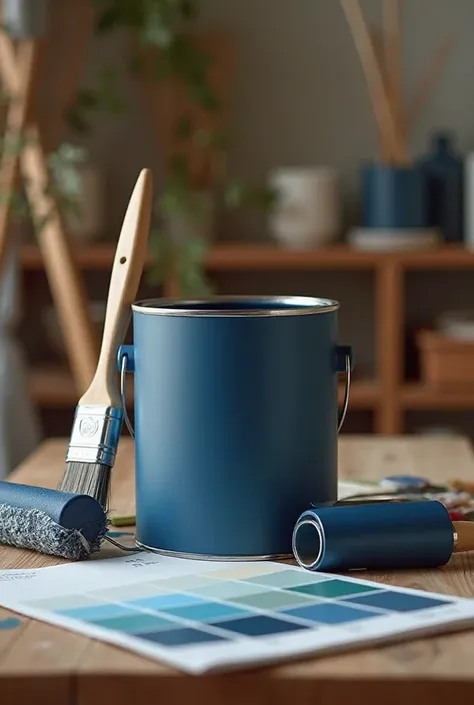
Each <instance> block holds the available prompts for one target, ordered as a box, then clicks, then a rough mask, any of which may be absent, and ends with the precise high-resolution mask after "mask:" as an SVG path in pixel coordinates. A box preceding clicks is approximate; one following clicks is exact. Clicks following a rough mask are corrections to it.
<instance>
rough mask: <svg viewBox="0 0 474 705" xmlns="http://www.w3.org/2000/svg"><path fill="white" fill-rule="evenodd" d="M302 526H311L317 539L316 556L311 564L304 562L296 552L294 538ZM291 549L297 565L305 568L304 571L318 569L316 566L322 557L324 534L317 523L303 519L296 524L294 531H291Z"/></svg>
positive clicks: (296, 547) (313, 520)
mask: <svg viewBox="0 0 474 705" xmlns="http://www.w3.org/2000/svg"><path fill="white" fill-rule="evenodd" d="M302 526H311V528H312V529H315V531H316V533H317V534H318V537H319V551H318V555H317V556H316V558H315V559H314V561H311V563H308V562H306V561H304V560H303V559H302V558H301V556H300V554H299V552H298V546H297V542H296V537H297V535H298V531H299V530H300V529H301V527H302ZM292 547H293V555H294V557H295V559H296V562H297V563H298V565H299V566H300V567H301V568H306V570H314V569H315V568H317V567H318V565H319V563H320V561H321V558H322V555H323V547H324V534H323V532H322V531H321V527H320V525H319V524H318V522H317V521H316V520H315V519H303V521H300V522H298V524H297V525H296V526H295V530H294V531H293V538H292Z"/></svg>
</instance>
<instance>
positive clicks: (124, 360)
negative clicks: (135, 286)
mask: <svg viewBox="0 0 474 705" xmlns="http://www.w3.org/2000/svg"><path fill="white" fill-rule="evenodd" d="M128 349H129V346H125V345H123V346H122V347H121V348H120V349H119V365H120V397H121V399H122V408H123V417H124V421H125V425H126V427H127V430H128V432H129V434H130V435H131V437H132V438H135V431H134V429H133V426H132V423H131V421H130V417H129V415H128V411H127V387H126V375H127V371H128V370H129V369H130V371H132V370H133V368H134V361H133V354H132V359H131V360H129V355H128V352H127V351H128ZM337 352H338V354H340V353H342V354H343V356H344V369H343V370H340V371H343V372H344V373H345V385H344V398H343V401H342V408H341V410H340V412H339V418H338V422H337V432H338V433H340V431H341V428H342V425H343V423H344V420H345V418H346V415H347V409H348V407H349V396H350V389H351V372H352V351H351V348H342V347H340V348H338V351H337ZM338 357H339V355H338ZM338 371H339V370H338Z"/></svg>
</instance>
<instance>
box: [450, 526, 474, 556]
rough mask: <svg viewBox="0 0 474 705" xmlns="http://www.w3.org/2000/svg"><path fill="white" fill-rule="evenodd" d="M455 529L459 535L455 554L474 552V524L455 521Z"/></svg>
mask: <svg viewBox="0 0 474 705" xmlns="http://www.w3.org/2000/svg"><path fill="white" fill-rule="evenodd" d="M453 529H454V531H455V532H456V535H457V539H456V545H455V546H454V551H453V553H460V552H461V551H474V522H472V521H453Z"/></svg>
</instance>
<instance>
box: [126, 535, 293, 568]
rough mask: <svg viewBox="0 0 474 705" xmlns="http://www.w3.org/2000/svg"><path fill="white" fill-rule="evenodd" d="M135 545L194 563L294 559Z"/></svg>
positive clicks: (279, 554) (281, 556) (286, 555)
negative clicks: (216, 553)
mask: <svg viewBox="0 0 474 705" xmlns="http://www.w3.org/2000/svg"><path fill="white" fill-rule="evenodd" d="M135 545H136V546H138V548H142V549H144V550H145V551H151V552H152V553H159V554H160V555H162V556H169V557H170V558H187V559H190V560H193V561H231V562H234V563H250V562H253V561H283V560H288V559H290V558H293V556H292V555H291V553H271V554H270V553H269V554H268V555H267V554H264V555H261V556H214V555H212V554H209V555H208V554H204V553H181V551H167V550H165V549H164V548H155V547H153V546H147V544H146V543H142V542H141V541H137V540H136V539H135Z"/></svg>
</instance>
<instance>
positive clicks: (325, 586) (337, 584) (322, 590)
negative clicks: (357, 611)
mask: <svg viewBox="0 0 474 705" xmlns="http://www.w3.org/2000/svg"><path fill="white" fill-rule="evenodd" d="M288 590H290V591H292V592H299V593H303V594H305V595H312V596H313V597H324V598H327V599H332V598H337V597H346V596H349V595H357V594H358V593H361V592H373V591H375V590H377V588H374V587H372V586H371V585H362V584H360V583H351V582H349V581H348V580H325V581H324V582H321V583H314V584H313V585H297V586H295V587H290V588H288Z"/></svg>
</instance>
